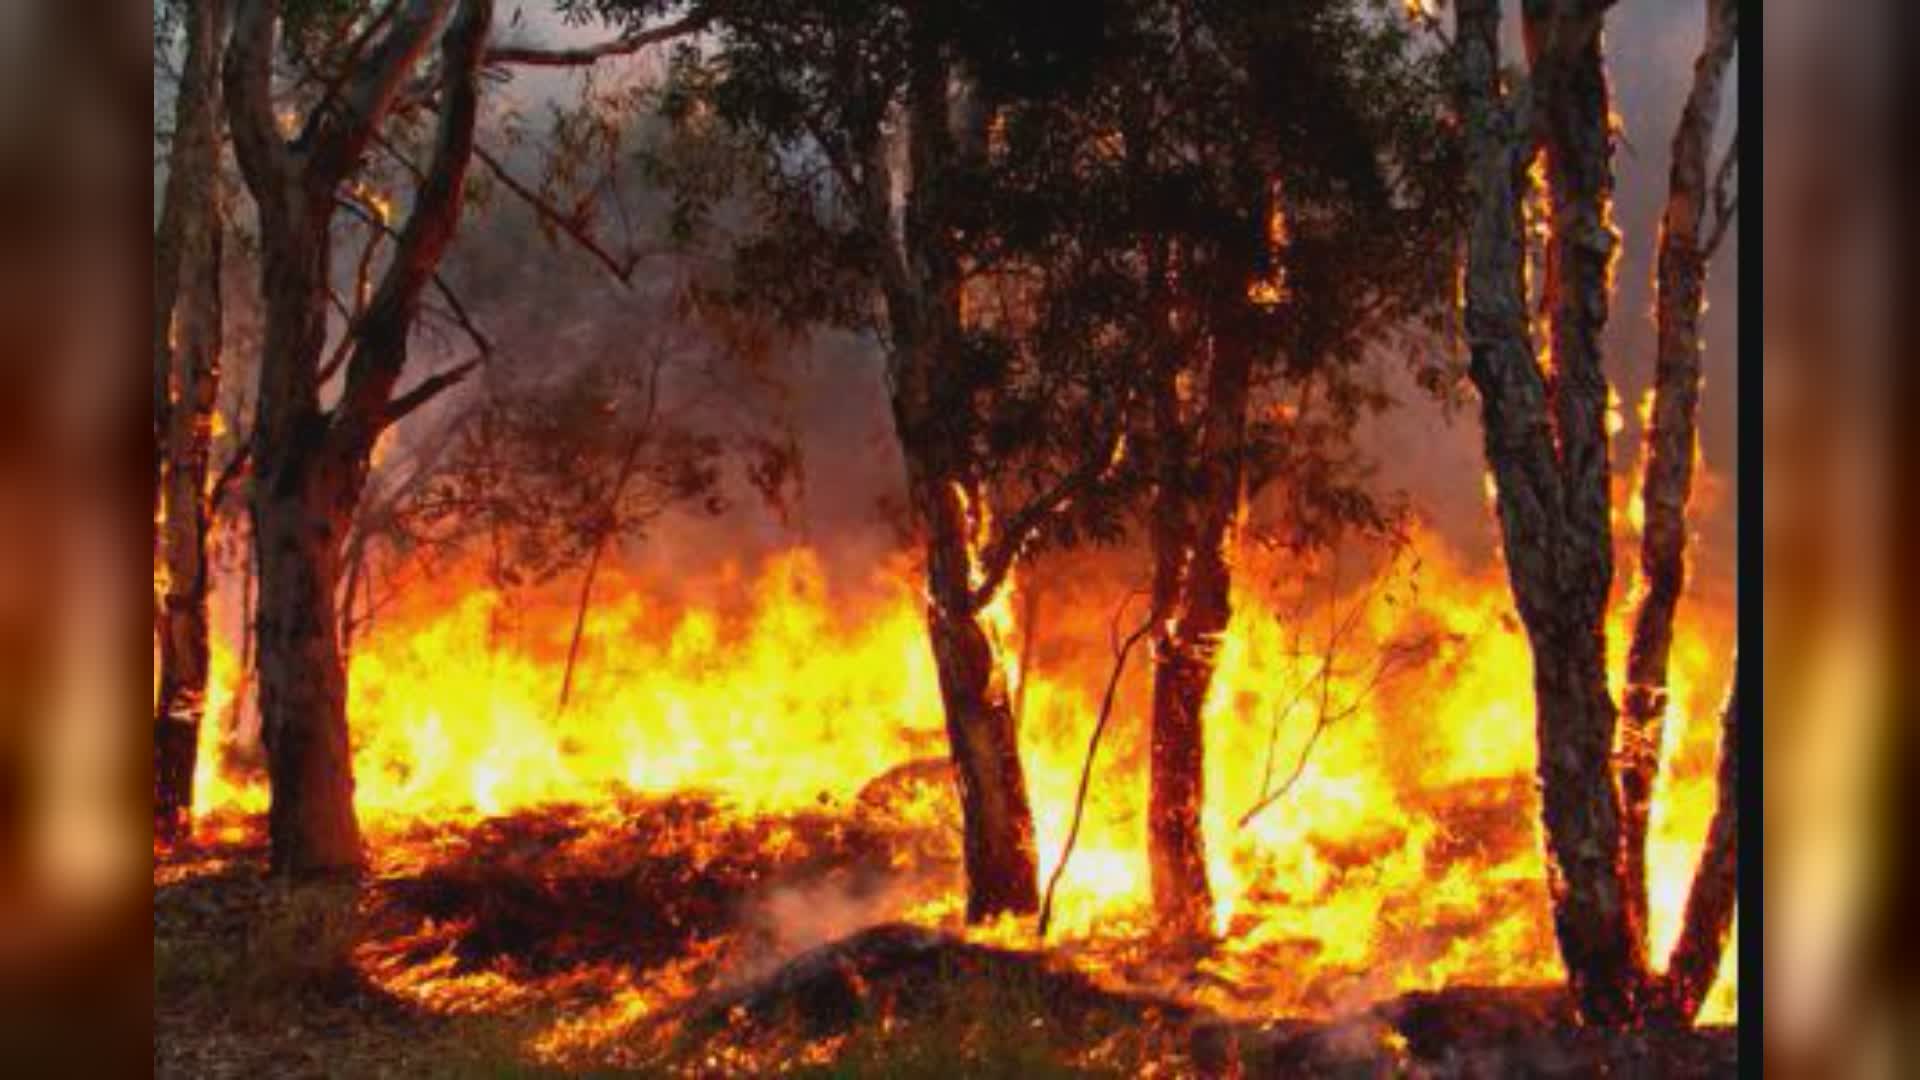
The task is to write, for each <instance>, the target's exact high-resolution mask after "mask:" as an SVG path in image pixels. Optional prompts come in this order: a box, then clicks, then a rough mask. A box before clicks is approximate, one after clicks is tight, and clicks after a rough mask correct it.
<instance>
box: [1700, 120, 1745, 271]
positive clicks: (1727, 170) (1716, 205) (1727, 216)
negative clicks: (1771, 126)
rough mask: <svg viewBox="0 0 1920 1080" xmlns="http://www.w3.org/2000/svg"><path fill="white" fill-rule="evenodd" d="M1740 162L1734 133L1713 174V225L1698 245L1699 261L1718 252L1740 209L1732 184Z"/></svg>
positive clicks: (1737, 143)
mask: <svg viewBox="0 0 1920 1080" xmlns="http://www.w3.org/2000/svg"><path fill="white" fill-rule="evenodd" d="M1739 160H1740V133H1739V132H1738V131H1735V132H1734V133H1733V139H1732V141H1731V142H1729V143H1728V144H1727V153H1726V156H1725V157H1723V158H1721V159H1720V167H1719V168H1718V169H1715V170H1714V174H1713V219H1712V221H1713V223H1712V225H1711V226H1710V227H1709V228H1708V230H1707V239H1706V241H1705V242H1704V243H1702V244H1701V245H1700V261H1701V262H1702V263H1706V262H1710V261H1711V260H1712V259H1713V253H1714V252H1716V251H1718V250H1720V241H1722V240H1724V239H1726V237H1727V226H1729V225H1731V224H1733V215H1734V212H1735V211H1736V210H1738V209H1739V208H1740V193H1739V192H1738V191H1735V190H1734V188H1733V184H1734V181H1735V179H1736V178H1737V177H1736V173H1735V171H1734V170H1735V167H1736V166H1737V165H1738V164H1739Z"/></svg>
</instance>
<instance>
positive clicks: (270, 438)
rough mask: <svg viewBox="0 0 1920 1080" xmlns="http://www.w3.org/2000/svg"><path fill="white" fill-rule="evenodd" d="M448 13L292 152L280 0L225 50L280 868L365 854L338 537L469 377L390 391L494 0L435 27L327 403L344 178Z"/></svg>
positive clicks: (363, 77)
mask: <svg viewBox="0 0 1920 1080" xmlns="http://www.w3.org/2000/svg"><path fill="white" fill-rule="evenodd" d="M451 7H452V0H410V2H408V3H406V4H404V5H399V6H397V7H396V10H395V13H394V14H393V16H392V17H391V19H390V21H389V22H388V24H387V27H386V30H385V32H384V33H383V35H382V38H381V39H380V41H379V42H378V43H377V44H375V45H372V46H371V47H370V48H368V49H367V51H366V52H365V53H364V54H363V59H362V62H361V63H360V64H359V65H358V66H357V67H356V68H355V69H354V71H353V72H352V73H351V75H350V76H349V78H348V79H347V81H346V83H345V84H344V85H343V86H342V87H341V88H340V90H339V93H338V95H337V97H336V98H335V99H334V103H333V105H332V106H331V107H330V108H329V109H328V111H326V112H324V113H321V114H317V115H315V116H313V117H311V118H310V119H311V123H308V124H306V125H304V128H303V132H302V134H301V136H300V144H299V146H298V147H297V148H296V147H294V146H289V145H288V144H287V143H286V142H285V140H284V138H283V136H282V135H281V134H280V133H279V130H278V127H277V123H276V120H275V111H274V101H273V78H272V56H273V39H274V28H275V24H276V22H277V20H278V16H279V9H278V5H275V4H272V3H266V2H263V0H254V2H252V3H248V4H246V5H244V6H243V7H241V8H240V14H239V17H238V18H237V20H236V26H235V32H234V35H233V44H232V46H231V48H230V53H229V57H228V63H227V69H226V91H227V104H228V120H229V127H230V129H231V130H232V132H233V139H234V151H235V156H236V157H237V158H238V160H239V162H240V167H241V171H242V173H243V174H244V175H245V177H246V180H247V186H248V188H249V189H250V190H251V191H252V193H253V196H254V202H255V204H256V206H257V207H258V209H259V217H260V234H261V249H262V258H261V295H262V297H263V299H264V301H265V305H266V343H265V348H264V350H263V352H262V356H261V369H260V391H259V397H258V399H257V403H256V411H257V415H256V418H255V421H254V426H253V470H254V473H253V475H254V482H253V485H252V489H251V493H252V497H251V500H250V504H251V510H252V517H253V533H254V554H255V559H256V560H257V565H258V567H259V572H260V583H259V584H260V598H259V599H260V610H259V615H258V618H257V619H256V627H257V630H256V633H257V634H258V642H259V650H258V664H259V673H260V712H261V720H260V728H261V739H262V741H263V742H264V743H265V744H266V749H267V775H268V780H269V782H270V788H271V802H270V805H269V808H268V816H267V824H268V832H269V838H270V840H271V842H272V849H273V850H272V859H271V862H272V867H273V870H274V871H275V872H276V873H279V874H286V875H292V876H311V875H326V874H335V873H343V872H351V871H353V870H355V869H357V868H358V867H359V865H360V863H361V848H360V831H359V826H358V823H357V822H356V821H355V819H354V812H353V764H352V756H351V752H350V746H349V740H348V735H347V714H346V705H347V700H346V699H347V672H346V661H345V658H344V657H343V656H342V655H341V652H340V641H339V636H338V635H339V626H340V624H339V618H338V612H337V610H336V608H337V605H336V596H335V586H336V585H337V584H338V582H339V576H340V575H339V571H340V559H341V544H342V543H343V541H344V539H345V537H346V534H347V532H348V529H349V528H350V525H351V522H352V520H353V513H354V508H355V507H356V505H358V503H359V500H360V497H361V494H362V492H363V489H364V488H365V485H366V476H367V466H368V459H369V456H370V455H371V453H372V449H373V445H374V442H375V440H376V439H377V438H378V437H379V435H380V432H381V431H382V430H384V429H385V428H386V427H387V426H388V425H390V424H392V423H394V422H395V421H397V420H398V419H399V418H400V417H402V416H404V415H405V414H406V413H407V412H408V411H410V410H411V409H414V408H418V407H419V406H420V405H421V404H423V403H425V402H426V401H428V400H430V399H431V398H432V397H433V395H434V394H437V393H439V392H441V391H443V390H445V389H446V388H447V387H449V386H451V385H453V384H454V383H455V382H456V381H457V378H458V376H457V375H447V376H437V377H435V378H431V379H427V380H425V381H424V382H422V384H421V385H420V386H418V387H416V388H415V389H414V390H411V391H409V392H408V393H406V394H404V395H401V396H399V397H395V395H394V393H393V391H394V387H395V384H396V382H397V380H398V379H399V377H400V374H401V372H402V370H403V369H404V367H405V365H406V360H407V337H408V333H409V331H410V330H411V328H412V325H413V319H414V315H415V313H416V312H417V310H418V305H419V297H420V292H421V290H422V289H423V288H424V287H425V285H426V283H427V282H428V281H429V280H431V278H432V275H433V271H434V268H435V267H436V266H437V265H438V264H439V260H440V257H441V255H442V254H443V253H444V251H445V249H446V245H447V243H448V242H449V241H450V240H451V239H452V236H453V233H454V230H455V228H456V226H457V224H458V221H459V216H460V210H461V206H462V201H463V198H462V196H463V186H464V183H465V178H466V169H467V164H468V161H469V160H470V159H471V156H472V152H473V130H474V123H475V118H476V116H477V112H478V80H477V71H478V69H479V63H480V57H481V54H482V53H483V51H484V49H485V41H486V35H487V29H488V26H489V25H490V23H491V20H492V14H493V5H492V3H491V2H490V0H465V2H464V3H462V4H461V5H460V15H459V17H458V18H456V19H454V20H453V22H452V25H451V26H449V27H448V28H447V30H446V33H445V34H443V35H441V37H440V54H441V55H440V68H439V72H440V78H441V84H442V87H443V94H442V99H441V103H440V106H439V109H440V123H439V127H438V131H437V133H436V140H435V144H434V150H433V159H432V162H431V164H430V165H429V167H428V168H427V169H426V170H425V171H424V173H423V175H422V178H421V181H420V183H419V185H418V187H417V188H416V189H415V193H414V200H413V209H412V211H411V213H409V214H408V217H407V222H406V225H405V226H404V227H403V228H402V230H401V232H400V236H399V239H398V241H397V243H396V246H395V250H394V253H393V257H392V259H391V260H390V262H389V264H388V266H387V269H386V271H385V273H384V274H383V276H382V278H381V281H380V285H379V287H378V289H376V290H375V292H374V296H373V298H372V300H371V301H370V302H369V303H368V305H367V307H366V309H365V310H364V311H363V312H362V314H361V316H360V317H359V318H358V319H357V320H356V321H355V324H354V325H353V326H352V327H351V328H350V330H349V332H350V333H352V335H353V339H352V352H351V354H350V357H349V359H348V361H347V367H346V374H345V378H344V380H343V382H344V385H343V387H342V389H341V391H340V396H339V400H338V401H337V402H336V403H335V404H334V405H333V407H332V408H330V409H326V410H323V409H322V408H321V407H320V401H319V390H320V388H319V371H320V363H321V357H322V355H323V353H324V351H325V346H326V312H327V295H326V285H327V280H328V264H329V255H330V233H329V228H328V226H329V223H330V222H331V220H332V217H333V213H334V197H335V190H336V188H337V187H338V185H339V184H340V183H341V182H342V181H344V180H345V179H346V178H347V176H348V175H349V174H350V173H351V172H352V171H353V169H354V168H356V167H357V164H358V162H359V159H360V155H361V153H362V152H363V151H364V150H365V148H366V147H367V145H368V144H369V143H370V141H371V140H372V139H373V137H374V134H375V130H376V128H377V127H378V126H379V124H380V123H381V122H382V121H383V120H384V119H385V118H386V115H387V113H388V110H389V109H390V108H391V106H392V103H393V101H394V100H395V98H396V96H397V95H398V94H399V92H400V90H401V87H402V84H403V82H404V81H405V78H406V76H407V74H408V72H410V71H411V70H412V69H413V67H414V64H415V62H416V61H417V60H418V59H419V57H420V55H421V54H422V52H423V51H424V50H425V49H426V47H427V45H428V44H429V42H430V41H431V40H432V39H433V37H434V35H435V34H436V33H438V32H439V30H440V27H441V23H442V22H443V20H444V19H445V16H446V15H447V12H448V11H449V10H450V8H451ZM462 370H465V369H462Z"/></svg>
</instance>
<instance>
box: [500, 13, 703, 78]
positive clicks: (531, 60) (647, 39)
mask: <svg viewBox="0 0 1920 1080" xmlns="http://www.w3.org/2000/svg"><path fill="white" fill-rule="evenodd" d="M712 19H713V16H712V15H711V14H710V13H707V12H704V11H703V12H699V13H696V14H693V15H689V16H687V17H686V18H684V19H678V20H675V21H674V22H670V23H663V24H661V25H659V26H656V27H653V28H651V29H648V30H636V31H632V32H629V33H626V34H622V35H620V36H619V37H617V38H614V39H613V40H612V41H603V42H601V43H599V44H597V45H586V46H582V47H580V48H575V49H542V48H538V47H536V46H530V45H499V46H495V47H494V48H491V49H488V50H487V53H486V57H485V59H484V60H483V61H482V62H483V63H484V64H485V65H486V66H488V67H492V66H494V65H497V64H516V65H521V66H526V67H585V66H587V65H590V64H595V63H598V62H600V61H601V60H605V59H608V58H610V57H615V56H631V55H633V54H634V53H636V52H639V51H640V50H641V49H644V48H646V47H647V46H649V45H659V44H661V43H663V42H668V41H674V40H676V39H679V38H683V37H687V36H689V35H691V34H696V33H699V32H700V31H701V30H703V29H705V28H706V26H707V24H708V23H709V22H711V21H712Z"/></svg>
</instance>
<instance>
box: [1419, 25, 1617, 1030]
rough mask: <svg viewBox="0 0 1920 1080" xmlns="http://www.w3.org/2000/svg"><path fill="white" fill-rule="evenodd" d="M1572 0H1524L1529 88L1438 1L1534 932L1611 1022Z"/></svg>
mask: <svg viewBox="0 0 1920 1080" xmlns="http://www.w3.org/2000/svg"><path fill="white" fill-rule="evenodd" d="M1590 6H1591V5H1582V4H1571V3H1567V4H1562V5H1560V6H1559V7H1557V8H1551V9H1550V5H1549V4H1547V3H1545V2H1543V0H1529V2H1528V3H1527V4H1526V5H1524V11H1525V14H1526V15H1527V27H1526V29H1527V35H1526V36H1527V43H1528V51H1529V54H1530V59H1531V60H1532V62H1533V63H1532V66H1533V69H1534V79H1533V83H1534V85H1533V87H1532V94H1533V97H1532V99H1531V100H1529V98H1528V96H1527V95H1526V94H1524V93H1513V94H1511V95H1509V93H1508V92H1507V91H1506V90H1505V89H1504V88H1503V87H1502V84H1501V76H1500V52H1499V25H1500V11H1499V6H1498V4H1497V3H1495V2H1493V0H1463V2H1462V3H1460V4H1459V5H1458V9H1457V10H1458V32H1457V37H1456V47H1457V49H1458V61H1459V63H1458V74H1459V78H1460V79H1461V85H1460V101H1461V107H1462V113H1463V119H1464V121H1465V128H1466V139H1467V147H1466V149H1467V158H1468V166H1467V167H1468V188H1469V197H1470V199H1471V207H1472V209H1471V219H1470V220H1471V224H1470V232H1469V235H1468V238H1467V266H1466V283H1465V285H1466V288H1465V294H1466V295H1465V303H1466V313H1465V317H1466V332H1467V341H1468V347H1469V350H1470V353H1471V358H1470V364H1469V374H1470V376H1471V377H1472V379H1473V381H1474V384H1475V386H1476V387H1477V388H1478V390H1479V392H1480V397H1481V410H1482V420H1483V424H1484V427H1485V440H1486V456H1487V462H1488V465H1489V467H1490V468H1491V470H1492V472H1493V476H1494V482H1495V494H1496V498H1495V502H1496V506H1497V509H1498V512H1499V518H1500V526H1501V538H1502V547H1503V550H1504V552H1505V555H1506V562H1507V572H1508V576H1509V579H1510V581H1511V583H1512V586H1513V592H1514V598H1515V602H1516V606H1517V607H1518V609H1519V612H1520V616H1521V621H1522V623H1523V624H1524V625H1525V627H1526V630H1527V637H1528V641H1529V644H1530V646H1531V650H1532V653H1533V659H1534V697H1535V711H1536V725H1537V740H1538V743H1539V762H1540V763H1539V772H1540V788H1541V803H1542V819H1543V824H1544V826H1545V830H1546V835H1547V853H1548V884H1549V888H1550V891H1551V893H1552V896H1553V910H1554V929H1555V933H1556V936H1557V937H1558V939H1559V943H1560V951H1561V956H1562V958H1563V960H1564V961H1565V963H1566V966H1567V973H1568V978H1569V981H1570V983H1571V985H1572V989H1573V992H1574V996H1575V998H1576V1000H1577V1001H1578V1002H1579V1005H1580V1009H1581V1013H1582V1015H1583V1016H1584V1017H1585V1018H1586V1020H1587V1021H1588V1022H1590V1023H1599V1024H1621V1023H1627V1022H1629V1021H1631V1020H1632V1018H1633V1017H1634V1016H1635V1013H1636V1006H1635V1000H1636V997H1637V993H1638V989H1639V985H1640V981H1641V972H1642V971H1643V970H1644V955H1645V941H1644V937H1643V936H1642V935H1641V934H1640V933H1639V932H1638V928H1637V927H1636V926H1634V925H1633V923H1632V922H1631V919H1630V916H1631V912H1630V910H1629V909H1628V907H1627V906H1626V902H1625V898H1624V896H1623V890H1622V876H1621V872H1620V817H1619V802H1618V794H1617V789H1616V787H1615V783H1614V777H1613V771H1612V767H1611V760H1612V749H1613V732H1614V722H1615V709H1614V704H1613V700H1612V697H1611V694H1610V693H1609V691H1608V688H1607V678H1606V643H1605V633H1604V626H1605V619H1604V614H1605V605H1606V597H1607V593H1608V590H1609V588H1610V585H1611V575H1612V556H1611V549H1610V547H1609V545H1610V543H1611V540H1610V530H1609V527H1608V526H1609V521H1610V512H1609V507H1608V502H1607V500H1608V472H1607V469H1608V465H1607V454H1606V426H1605V416H1606V407H1607V383H1606V379H1605V376H1604V373H1603V372H1602V371H1601V368H1600V353H1599V349H1598V340H1599V333H1600V330H1601V328H1602V327H1603V326H1604V324H1605V320H1606V313H1607V296H1606V291H1607V287H1608V282H1607V275H1608V273H1609V271H1610V268H1611V261H1612V255H1613V250H1614V246H1615V240H1614V236H1613V233H1612V231H1611V225H1610V224H1609V222H1608V221H1607V208H1606V199H1607V197H1608V194H1609V188H1610V185H1611V180H1610V169H1611V165H1610V156H1611V133H1610V132H1609V131H1608V129H1607V123H1608V116H1607V100H1606V79H1605V71H1604V67H1603V66H1602V64H1601V57H1600V51H1599V50H1600V46H1599V22H1600V16H1599V14H1598V11H1597V10H1593V11H1589V10H1588V8H1589V7H1590ZM1535 105H1537V106H1538V107H1539V108H1538V112H1537V114H1536V113H1535V112H1534V109H1533V106H1535ZM1536 120H1538V121H1539V126H1538V130H1539V131H1541V132H1543V133H1544V142H1545V143H1546V145H1547V148H1548V165H1549V168H1548V175H1549V178H1550V181H1551V182H1552V183H1553V185H1554V192H1553V207H1554V232H1553V240H1552V246H1551V248H1550V250H1549V255H1548V264H1549V275H1550V277H1551V278H1552V279H1553V280H1552V281H1551V283H1550V285H1549V307H1550V309H1551V313H1552V321H1551V328H1550V333H1551V338H1552V345H1553V352H1554V364H1555V369H1554V378H1553V382H1552V386H1551V393H1550V392H1549V384H1548V379H1547V374H1546V373H1545V372H1543V371H1542V370H1541V367H1540V365H1539V364H1538V362H1537V361H1536V359H1535V357H1534V350H1533V335H1532V328H1531V325H1530V323H1529V321H1528V318H1527V311H1526V291H1525V283H1524V277H1523V273H1522V266H1523V261H1524V246H1523V240H1522V237H1523V233H1522V230H1521V211H1520V193H1521V191H1522V187H1521V184H1522V183H1523V180H1522V179H1521V178H1522V176H1523V175H1524V168H1523V167H1524V163H1525V161H1526V160H1527V159H1528V157H1529V156H1530V151H1531V148H1532V147H1531V143H1532V138H1533V136H1534V134H1535V133H1536V127H1535V121H1536ZM1556 435H1557V442H1558V445H1557V446H1556Z"/></svg>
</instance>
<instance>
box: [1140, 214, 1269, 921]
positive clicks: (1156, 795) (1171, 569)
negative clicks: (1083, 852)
mask: <svg viewBox="0 0 1920 1080" xmlns="http://www.w3.org/2000/svg"><path fill="white" fill-rule="evenodd" d="M1261 220H1264V217H1262V218H1261ZM1223 322H1225V323H1227V324H1229V325H1230V322H1231V320H1230V319H1227V320H1223ZM1213 351H1214V358H1213V363H1212V365H1211V370H1210V372H1209V375H1208V388H1207V400H1206V402H1205V406H1204V410H1203V412H1202V414H1201V430H1200V433H1199V437H1198V438H1197V439H1194V440H1188V439H1187V438H1186V437H1185V433H1184V431H1183V430H1182V427H1183V425H1182V423H1181V418H1180V415H1179V413H1180V405H1179V400H1178V392H1177V389H1176V387H1175V385H1174V383H1173V379H1172V372H1171V371H1169V372H1167V373H1165V375H1164V376H1163V377H1162V378H1161V379H1160V380H1158V385H1157V386H1156V392H1155V403H1154V414H1155V427H1156V429H1157V432H1156V434H1157V437H1158V441H1159V444H1160V449H1161V454H1162V459H1161V464H1160V468H1159V476H1158V478H1157V484H1156V486H1157V490H1156V492H1155V495H1154V506H1153V511H1152V513H1153V522H1152V528H1151V534H1152V543H1153V549H1154V581H1153V600H1154V617H1155V619H1156V620H1158V621H1159V622H1160V625H1161V632H1160V634H1159V636H1158V638H1157V639H1156V640H1155V642H1154V672H1153V724H1152V738H1151V746H1150V751H1149V760H1148V764H1149V776H1148V783H1149V788H1148V806H1147V853H1148V865H1149V869H1150V871H1151V876H1152V884H1153V901H1154V911H1155V914H1156V917H1157V920H1158V923H1159V926H1160V928H1161V929H1162V930H1163V931H1165V932H1167V933H1169V934H1172V935H1175V936H1178V937H1185V938H1190V939H1202V938H1207V937H1211V936H1212V933H1213V890H1212V887H1211V886H1210V884H1209V882H1208V880H1207V851H1206V835H1205V830H1204V827H1203V821H1202V812H1203V811H1204V809H1205V806H1206V730H1205V727H1204V725H1203V714H1204V710H1205V708H1206V702H1207V694H1208V691H1209V690H1210V689H1211V687H1212V685H1213V674H1214V669H1215V665H1216V663H1217V661H1218V653H1219V648H1220V639H1221V636H1222V635H1223V634H1225V633H1226V630H1227V624H1228V622H1229V621H1230V619H1231V617H1232V607H1231V590H1232V570H1231V563H1230V560H1229V557H1228V551H1229V547H1230V545H1231V543H1232V526H1233V523H1234V519H1235V517H1236V516H1237V514H1238V512H1239V509H1240V497H1241V473H1242V469H1241V453H1242V450H1243V449H1244V447H1243V443H1244V440H1245V432H1246V416H1247V401H1248V390H1249V382H1250V377H1251V373H1252V356H1251V354H1249V353H1248V352H1247V350H1245V349H1244V348H1241V347H1240V346H1239V343H1238V341H1237V339H1236V337H1235V335H1233V334H1232V332H1231V331H1230V330H1229V331H1228V332H1226V333H1224V334H1221V335H1220V336H1218V337H1217V338H1216V339H1215V342H1214V346H1213ZM1189 446H1191V447H1192V450H1193V452H1196V453H1197V454H1198V455H1199V459H1198V461H1197V462H1193V463H1192V464H1193V468H1192V471H1191V473H1190V472H1189V469H1188V465H1189Z"/></svg>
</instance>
